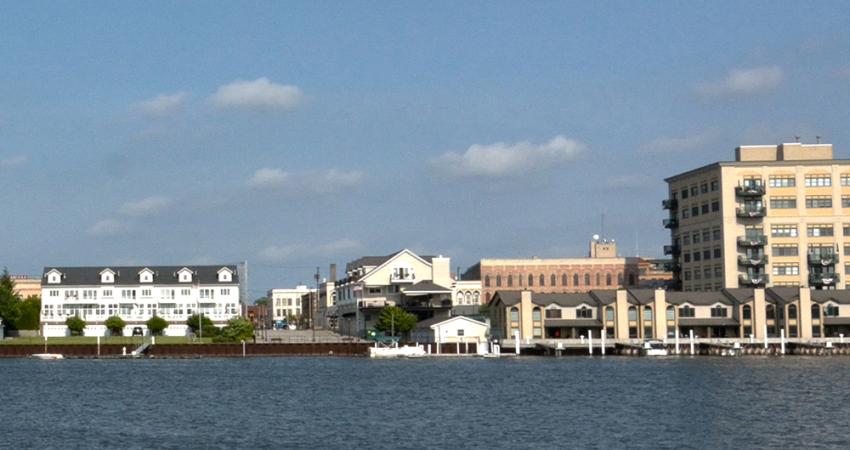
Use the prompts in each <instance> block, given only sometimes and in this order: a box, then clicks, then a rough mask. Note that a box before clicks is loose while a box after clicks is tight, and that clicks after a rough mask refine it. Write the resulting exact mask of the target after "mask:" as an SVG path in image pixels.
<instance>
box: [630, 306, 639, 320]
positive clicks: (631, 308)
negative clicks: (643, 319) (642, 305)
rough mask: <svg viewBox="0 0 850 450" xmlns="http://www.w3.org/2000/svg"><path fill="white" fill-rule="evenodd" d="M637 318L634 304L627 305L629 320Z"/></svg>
mask: <svg viewBox="0 0 850 450" xmlns="http://www.w3.org/2000/svg"><path fill="white" fill-rule="evenodd" d="M636 320H637V308H635V307H634V306H629V321H631V322H634V321H636Z"/></svg>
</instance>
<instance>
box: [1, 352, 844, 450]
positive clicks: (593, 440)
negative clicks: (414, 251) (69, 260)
mask: <svg viewBox="0 0 850 450" xmlns="http://www.w3.org/2000/svg"><path fill="white" fill-rule="evenodd" d="M0 380H2V384H0V386H2V387H3V395H2V396H0V411H2V413H0V414H2V415H0V447H4V448H15V449H18V448H174V449H178V448H179V449H191V448H249V447H250V448H317V447H320V448H588V447H590V448H624V447H628V448H635V447H645V448H733V447H734V448H755V447H758V448H766V447H780V448H792V447H798V448H799V447H806V448H812V447H815V448H817V447H821V448H847V447H848V446H850V437H848V435H847V423H848V422H850V414H848V413H850V393H848V392H850V389H848V387H850V358H838V357H836V358H805V357H786V358H726V359H722V358H716V359H715V358H693V359H692V358H679V359H672V358H671V359H641V358H618V357H609V358H606V359H602V358H594V359H589V358H581V357H574V358H560V359H555V358H548V359H543V358H522V359H518V360H484V359H439V360H433V359H425V360H398V361H373V360H369V359H365V358H248V359H200V360H64V361H37V360H28V359H16V360H0Z"/></svg>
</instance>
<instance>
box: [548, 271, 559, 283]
mask: <svg viewBox="0 0 850 450" xmlns="http://www.w3.org/2000/svg"><path fill="white" fill-rule="evenodd" d="M557 281H558V277H556V276H555V274H554V273H553V274H552V275H549V286H557Z"/></svg>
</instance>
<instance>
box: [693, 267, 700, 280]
mask: <svg viewBox="0 0 850 450" xmlns="http://www.w3.org/2000/svg"><path fill="white" fill-rule="evenodd" d="M694 280H702V271H701V270H700V268H699V267H697V268H696V269H694Z"/></svg>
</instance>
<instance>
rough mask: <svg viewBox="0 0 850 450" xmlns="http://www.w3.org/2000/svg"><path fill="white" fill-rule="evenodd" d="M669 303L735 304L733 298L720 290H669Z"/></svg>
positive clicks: (698, 304) (699, 304)
mask: <svg viewBox="0 0 850 450" xmlns="http://www.w3.org/2000/svg"><path fill="white" fill-rule="evenodd" d="M666 299H667V303H668V304H671V305H682V304H685V303H688V304H690V305H695V306H710V305H713V304H715V303H720V304H723V305H732V304H734V301H733V299H730V298H729V297H728V296H726V295H724V294H723V292H720V291H712V292H672V291H669V292H667V295H666Z"/></svg>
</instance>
